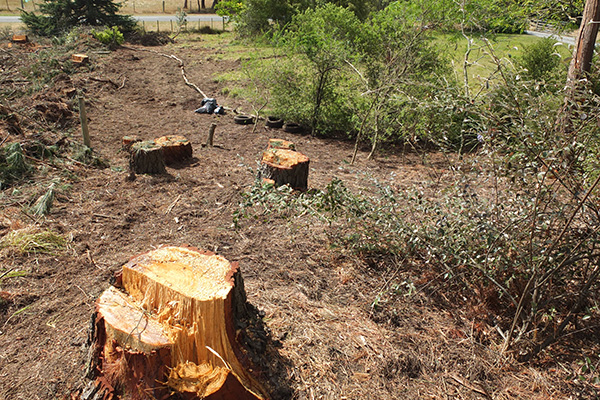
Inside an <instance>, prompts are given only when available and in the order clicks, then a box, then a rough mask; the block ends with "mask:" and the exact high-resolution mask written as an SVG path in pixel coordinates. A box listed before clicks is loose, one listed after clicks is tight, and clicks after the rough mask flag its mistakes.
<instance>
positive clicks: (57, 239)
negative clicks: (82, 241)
mask: <svg viewBox="0 0 600 400" xmlns="http://www.w3.org/2000/svg"><path fill="white" fill-rule="evenodd" d="M66 245H67V241H66V239H65V238H64V237H62V236H60V235H59V234H57V233H55V232H52V231H49V230H45V231H42V230H39V229H37V228H32V227H28V228H23V229H18V230H15V231H11V232H9V233H7V234H6V235H4V236H3V237H2V239H0V250H7V251H13V252H15V253H17V254H31V253H33V254H54V253H57V252H59V251H60V250H62V249H64V248H65V247H66Z"/></svg>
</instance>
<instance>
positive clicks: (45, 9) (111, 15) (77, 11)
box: [21, 0, 136, 36]
mask: <svg viewBox="0 0 600 400" xmlns="http://www.w3.org/2000/svg"><path fill="white" fill-rule="evenodd" d="M120 8H121V5H120V4H117V3H114V2H113V1H112V0H44V3H42V4H40V5H39V9H40V11H41V14H35V13H34V12H27V11H23V10H22V11H21V20H22V21H23V23H25V25H27V28H28V29H29V30H30V31H31V32H33V33H35V34H38V35H41V36H53V35H60V34H61V33H63V32H66V31H69V30H70V29H72V28H73V27H75V26H78V25H91V26H108V27H112V26H116V27H118V28H119V29H120V30H121V32H130V31H132V30H133V29H134V28H135V25H136V22H135V20H134V19H133V18H131V16H129V15H119V14H117V12H118V11H119V9H120Z"/></svg>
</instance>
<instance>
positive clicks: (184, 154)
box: [154, 135, 192, 165]
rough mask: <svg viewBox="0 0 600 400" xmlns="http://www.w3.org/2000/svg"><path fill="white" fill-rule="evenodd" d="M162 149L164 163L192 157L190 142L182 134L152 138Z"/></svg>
mask: <svg viewBox="0 0 600 400" xmlns="http://www.w3.org/2000/svg"><path fill="white" fill-rule="evenodd" d="M154 143H156V145H157V146H160V147H161V148H162V151H163V157H164V159H165V164H167V165H171V164H175V163H179V162H182V161H185V160H188V159H190V158H192V144H191V143H190V141H189V140H187V139H186V138H185V137H183V136H178V135H168V136H162V137H159V138H158V139H155V140H154Z"/></svg>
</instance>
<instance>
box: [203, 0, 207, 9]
mask: <svg viewBox="0 0 600 400" xmlns="http://www.w3.org/2000/svg"><path fill="white" fill-rule="evenodd" d="M202 8H206V0H202Z"/></svg>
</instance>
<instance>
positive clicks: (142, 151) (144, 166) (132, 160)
mask: <svg viewBox="0 0 600 400" xmlns="http://www.w3.org/2000/svg"><path fill="white" fill-rule="evenodd" d="M129 169H130V170H131V171H132V172H135V173H136V174H164V173H165V172H167V170H166V168H165V160H164V156H163V151H162V148H161V147H160V146H157V145H156V144H154V142H153V141H144V142H137V143H134V144H133V145H132V146H131V151H130V154H129Z"/></svg>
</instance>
